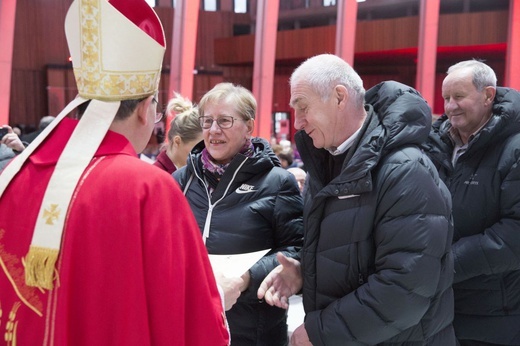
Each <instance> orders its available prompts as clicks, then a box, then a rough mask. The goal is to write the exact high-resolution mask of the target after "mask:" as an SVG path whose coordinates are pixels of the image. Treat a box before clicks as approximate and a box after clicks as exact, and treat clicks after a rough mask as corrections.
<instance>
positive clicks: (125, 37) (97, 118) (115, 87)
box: [0, 0, 166, 290]
mask: <svg viewBox="0 0 520 346" xmlns="http://www.w3.org/2000/svg"><path fill="white" fill-rule="evenodd" d="M65 32H66V36H67V43H68V45H69V49H70V53H71V56H72V64H73V67H74V75H75V77H76V82H77V87H78V91H79V96H78V97H77V98H75V99H74V100H73V101H71V102H70V103H69V104H68V105H67V106H66V107H65V109H63V111H62V112H61V113H60V114H59V115H58V116H57V117H56V119H55V120H54V121H53V122H52V123H51V124H50V125H48V126H47V127H46V128H45V129H44V130H43V131H42V133H41V134H40V135H39V136H38V137H36V139H35V140H34V141H33V142H31V144H30V145H29V146H28V147H27V148H26V149H25V150H24V151H23V152H22V153H21V154H20V155H18V156H17V157H16V158H15V159H13V160H12V162H11V163H10V164H9V165H8V166H7V167H6V168H5V169H4V171H3V172H2V174H1V175H0V198H1V196H2V194H3V193H4V191H5V190H6V188H7V186H8V185H9V183H10V182H11V180H12V179H13V178H14V177H15V176H16V174H17V173H18V172H19V171H20V169H21V168H22V167H23V164H24V162H25V161H26V160H27V159H28V158H29V156H30V155H31V154H32V153H33V152H34V150H35V149H36V148H38V147H39V145H40V144H41V143H42V142H43V141H44V139H45V138H46V137H47V136H48V135H49V134H50V133H51V132H52V131H53V130H54V128H55V127H56V126H57V125H58V124H59V122H60V121H61V120H62V119H63V118H64V117H65V116H67V115H68V114H69V113H70V112H71V111H73V110H74V109H75V108H76V107H78V106H79V105H81V104H82V103H85V102H87V101H90V103H89V105H88V106H87V108H86V110H85V112H84V113H83V116H82V117H81V119H80V121H79V123H78V125H77V126H76V128H75V129H74V132H73V133H72V135H71V137H70V138H69V140H68V141H67V144H66V146H65V148H64V150H63V152H62V153H61V155H60V157H59V159H58V162H57V164H56V167H55V169H54V172H53V174H52V176H51V178H50V180H49V182H48V185H47V188H46V191H45V194H44V197H43V200H42V204H41V208H40V211H39V214H38V218H37V220H36V224H35V228H34V233H33V237H32V241H31V245H30V248H29V250H28V254H27V255H26V257H25V281H26V284H27V285H28V286H34V287H39V288H42V289H49V290H50V289H52V288H53V287H54V284H53V281H54V280H55V278H56V275H55V272H56V270H57V269H56V267H55V264H56V260H57V258H58V255H59V253H60V247H61V239H62V235H63V230H64V227H65V217H66V215H67V211H68V208H69V205H70V202H71V200H72V198H73V194H74V191H75V189H76V186H77V184H78V181H79V180H80V178H81V176H82V174H83V172H84V171H85V169H86V168H87V166H88V165H89V163H90V161H91V160H92V158H93V157H94V155H95V153H96V151H97V149H98V148H99V145H100V144H101V142H102V140H103V138H104V137H105V135H106V133H107V131H108V130H109V128H110V125H111V124H112V122H113V120H114V118H115V115H116V113H117V111H118V109H119V106H120V103H121V101H124V100H130V99H133V100H141V99H144V98H146V97H148V96H151V95H154V94H155V93H156V92H157V89H158V84H159V79H160V74H161V67H162V60H163V57H164V52H165V50H166V48H165V37H164V31H163V28H162V25H161V22H160V21H159V18H158V17H157V15H156V13H155V12H154V11H153V9H152V8H151V7H150V6H149V5H148V4H147V3H146V2H145V0H110V1H107V0H74V1H73V3H72V5H71V7H70V9H69V11H68V13H67V17H66V19H65ZM49 215H52V217H49Z"/></svg>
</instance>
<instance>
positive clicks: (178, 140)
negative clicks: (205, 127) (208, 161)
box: [154, 93, 202, 174]
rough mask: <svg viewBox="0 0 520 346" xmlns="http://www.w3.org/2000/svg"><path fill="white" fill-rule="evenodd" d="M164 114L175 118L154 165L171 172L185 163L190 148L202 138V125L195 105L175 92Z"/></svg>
mask: <svg viewBox="0 0 520 346" xmlns="http://www.w3.org/2000/svg"><path fill="white" fill-rule="evenodd" d="M166 114H175V118H173V120H172V121H171V122H170V129H169V130H168V142H167V143H165V145H164V148H163V149H162V150H161V152H160V153H159V155H158V156H157V159H156V161H155V163H154V165H155V166H157V167H160V168H161V169H163V170H165V171H166V172H168V173H170V174H171V173H173V172H175V171H176V170H177V169H178V168H181V167H183V166H185V165H186V160H187V159H188V154H189V153H190V151H191V149H193V147H194V146H195V144H197V143H198V142H200V141H201V140H202V127H200V122H199V111H198V109H197V107H196V106H194V105H193V103H192V102H191V101H190V100H188V99H187V98H185V97H182V96H181V95H179V94H177V93H175V95H174V97H173V98H172V99H171V100H170V101H169V102H168V106H167V107H166Z"/></svg>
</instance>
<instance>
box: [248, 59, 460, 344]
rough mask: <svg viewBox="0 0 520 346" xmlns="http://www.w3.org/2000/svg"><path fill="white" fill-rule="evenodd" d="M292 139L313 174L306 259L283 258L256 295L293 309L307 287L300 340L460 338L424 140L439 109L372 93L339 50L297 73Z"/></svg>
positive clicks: (396, 87) (409, 97)
mask: <svg viewBox="0 0 520 346" xmlns="http://www.w3.org/2000/svg"><path fill="white" fill-rule="evenodd" d="M290 86H291V106H292V107H293V108H294V111H295V127H296V128H297V129H298V130H299V131H298V132H297V133H296V135H295V141H296V145H297V148H298V151H299V152H300V155H301V158H302V161H303V163H304V164H305V168H306V170H307V172H308V176H307V185H306V192H305V194H304V204H305V207H304V214H303V217H304V231H305V233H304V245H303V248H302V251H301V256H300V257H301V258H300V261H297V260H295V259H292V258H286V257H284V256H283V255H281V254H279V256H278V260H279V261H280V263H281V265H280V266H279V267H277V268H275V269H274V270H273V271H272V272H271V273H270V274H269V275H268V276H267V277H266V279H265V280H264V282H263V283H262V285H261V286H260V289H259V292H258V297H259V298H265V300H266V302H267V303H269V304H273V305H276V306H280V307H284V308H287V299H288V297H290V296H291V295H293V294H296V293H297V292H300V290H301V293H302V297H303V306H304V309H305V314H306V315H305V322H304V323H303V324H302V325H301V326H299V327H298V328H296V329H295V331H294V333H293V334H292V337H291V342H292V343H291V344H292V345H311V344H312V345H314V346H318V345H435V346H446V345H455V342H456V341H455V335H454V332H453V327H452V325H451V321H452V319H453V292H452V289H451V283H452V278H453V259H452V257H451V252H450V247H451V239H452V236H453V234H452V232H453V227H452V222H451V203H450V202H451V201H450V196H449V192H448V190H447V189H446V186H445V185H444V184H443V183H442V181H441V180H440V179H439V176H438V174H437V172H436V170H435V167H434V166H433V164H432V162H431V161H430V160H429V159H428V157H427V156H426V155H425V154H424V153H423V152H422V151H421V150H420V148H419V145H420V144H421V143H422V142H423V141H425V140H426V138H427V137H428V133H429V130H430V126H431V110H430V108H429V107H428V105H427V104H426V101H425V100H424V99H423V98H422V97H421V95H420V94H419V93H418V92H417V91H415V90H414V89H413V88H411V87H408V86H406V85H403V84H400V83H397V82H392V81H389V82H383V83H381V84H379V85H377V86H375V87H373V88H371V89H370V90H368V91H367V92H366V94H365V90H364V88H363V82H362V80H361V78H360V77H359V75H358V74H357V73H356V72H355V71H354V70H353V69H352V67H351V66H350V65H349V64H348V63H346V62H345V61H344V60H342V59H341V58H339V57H337V56H334V55H330V54H322V55H318V56H315V57H312V58H310V59H308V60H306V61H305V62H304V63H303V64H302V65H300V66H299V67H298V68H297V69H296V70H295V71H294V72H293V74H292V76H291V79H290Z"/></svg>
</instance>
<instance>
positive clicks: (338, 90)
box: [333, 85, 348, 108]
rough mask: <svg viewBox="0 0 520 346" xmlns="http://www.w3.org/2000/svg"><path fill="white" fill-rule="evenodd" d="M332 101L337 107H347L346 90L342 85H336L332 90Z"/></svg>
mask: <svg viewBox="0 0 520 346" xmlns="http://www.w3.org/2000/svg"><path fill="white" fill-rule="evenodd" d="M333 97H334V99H335V100H336V102H337V103H338V107H340V108H344V107H345V106H346V105H347V101H348V92H347V88H345V86H344V85H336V87H335V88H334V95H333Z"/></svg>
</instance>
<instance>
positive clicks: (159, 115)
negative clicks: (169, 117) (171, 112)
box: [152, 97, 164, 124]
mask: <svg viewBox="0 0 520 346" xmlns="http://www.w3.org/2000/svg"><path fill="white" fill-rule="evenodd" d="M152 101H154V102H155V103H157V106H159V101H157V99H156V98H155V97H154V98H152ZM163 116H164V111H160V112H157V113H155V120H154V124H157V123H158V122H160V121H161V120H162V118H163Z"/></svg>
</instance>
